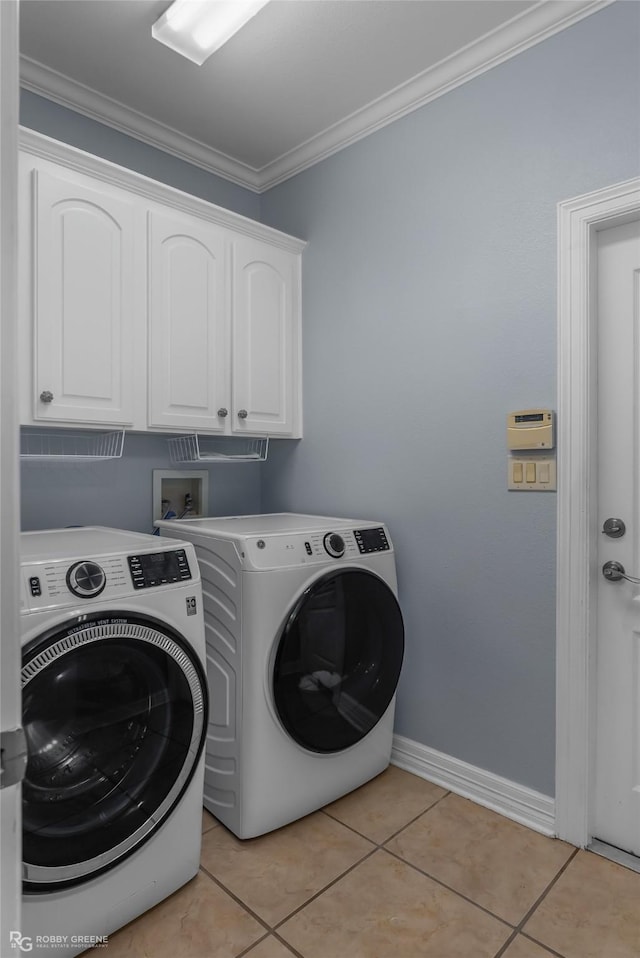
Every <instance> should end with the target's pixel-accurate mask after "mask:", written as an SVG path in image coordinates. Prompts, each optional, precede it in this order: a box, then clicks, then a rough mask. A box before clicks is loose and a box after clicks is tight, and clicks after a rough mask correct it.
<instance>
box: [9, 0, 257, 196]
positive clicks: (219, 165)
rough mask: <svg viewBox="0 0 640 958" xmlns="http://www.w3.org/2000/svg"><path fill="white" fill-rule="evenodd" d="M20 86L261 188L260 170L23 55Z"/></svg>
mask: <svg viewBox="0 0 640 958" xmlns="http://www.w3.org/2000/svg"><path fill="white" fill-rule="evenodd" d="M0 2H1V0H0ZM20 86H21V87H22V88H23V89H24V90H29V91H30V92H31V93H37V94H38V96H42V97H46V99H48V100H53V102H54V103H59V104H60V105H61V106H65V107H67V108H68V109H70V110H75V112H76V113H81V114H82V115H83V116H86V117H89V119H91V120H97V122H98V123H103V124H106V125H107V126H110V127H112V128H113V129H114V130H118V132H120V133H125V134H127V136H134V137H135V138H136V139H137V140H141V141H142V142H143V143H147V144H148V145H149V146H154V147H156V149H159V150H164V152H165V153H170V154H171V155H172V156H175V157H177V158H178V159H180V160H185V161H186V162H187V163H191V164H192V165H194V166H199V167H201V168H202V169H203V170H207V172H209V173H215V174H217V175H218V176H222V177H224V179H225V180H230V181H231V182H232V183H236V184H237V185H238V186H244V187H245V188H246V189H248V190H253V191H254V192H259V190H260V181H259V171H258V170H255V169H253V167H250V166H248V165H247V164H245V163H241V162H240V161H239V160H234V159H233V157H231V156H227V154H226V153H221V152H219V151H218V150H214V149H213V147H211V146H207V145H206V144H205V143H202V142H200V141H199V140H195V139H193V138H192V137H189V136H186V134H184V133H180V132H179V131H178V130H174V129H173V128H172V127H170V126H166V125H165V124H164V123H159V122H158V121H157V120H153V119H151V117H149V116H146V114H144V113H139V112H138V111H137V110H132V109H131V108H130V107H128V106H125V105H124V104H123V103H119V102H118V101H117V100H112V99H111V98H110V97H107V96H104V95H103V94H102V93H98V92H97V91H96V90H92V89H91V88H90V87H87V86H85V85H84V84H82V83H78V82H77V81H76V80H72V79H71V78H70V77H66V76H64V75H63V74H62V73H58V72H57V71H56V70H51V69H50V68H49V67H47V66H44V64H42V63H38V62H37V61H36V60H31V59H29V57H25V56H21V57H20Z"/></svg>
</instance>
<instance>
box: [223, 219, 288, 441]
mask: <svg viewBox="0 0 640 958" xmlns="http://www.w3.org/2000/svg"><path fill="white" fill-rule="evenodd" d="M233 278H234V283H233V297H234V302H233V402H232V410H231V414H232V419H231V428H232V430H233V432H236V433H237V432H246V433H264V434H267V435H270V436H278V435H281V436H295V435H299V428H300V426H299V410H298V406H299V401H300V390H299V368H300V364H299V355H298V353H299V315H300V311H299V257H298V256H296V255H295V254H292V253H288V252H286V251H285V250H280V249H277V248H274V247H271V246H269V245H268V244H266V243H262V242H260V241H258V240H254V239H249V238H238V239H237V240H236V241H235V242H234V253H233Z"/></svg>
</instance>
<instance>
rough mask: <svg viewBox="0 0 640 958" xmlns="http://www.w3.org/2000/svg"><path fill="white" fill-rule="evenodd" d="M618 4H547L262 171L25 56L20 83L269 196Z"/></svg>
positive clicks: (595, 0) (557, 0) (604, 0)
mask: <svg viewBox="0 0 640 958" xmlns="http://www.w3.org/2000/svg"><path fill="white" fill-rule="evenodd" d="M613 2H615V0H571V3H570V4H569V3H567V0H540V2H539V3H537V4H536V5H535V6H534V7H532V8H530V9H529V10H525V11H524V12H523V13H521V14H519V15H518V16H516V17H514V18H513V19H512V20H509V21H508V22H507V23H506V24H504V25H502V26H500V27H498V28H497V29H495V30H493V31H491V32H490V33H488V34H486V35H485V36H484V37H481V38H480V39H479V40H476V41H475V42H474V43H471V44H469V45H468V46H466V47H463V48H462V49H461V50H459V51H457V52H456V53H454V54H452V55H451V56H450V57H447V58H446V59H445V60H442V61H441V62H440V63H438V64H436V65H435V66H433V67H431V68H430V69H429V70H425V71H424V72H423V73H420V74H418V75H417V76H415V77H413V78H412V79H411V80H408V81H407V82H406V83H403V84H401V85H400V86H398V87H396V88H395V89H394V90H391V91H390V92H389V93H387V94H385V95H384V96H382V97H380V98H379V99H377V100H374V101H373V102H372V103H369V104H368V105H367V106H365V107H363V108H362V109H360V110H357V111H356V112H354V113H352V114H351V115H350V116H348V117H346V118H345V119H344V120H341V121H340V122H338V123H336V124H334V125H333V126H331V127H329V128H328V129H326V130H324V131H323V132H322V133H319V134H318V135H317V136H314V137H312V138H310V139H309V140H307V141H306V142H305V143H302V144H301V145H300V146H298V147H295V148H294V149H293V150H290V151H289V152H287V153H285V154H283V155H282V156H280V157H278V158H277V159H275V160H274V161H273V162H271V163H268V164H267V165H265V166H263V167H261V168H260V169H257V168H255V167H251V166H249V165H248V164H246V163H241V162H240V161H238V160H235V159H233V157H230V156H227V155H226V154H225V153H221V152H219V151H217V150H214V149H213V148H212V147H210V146H207V145H206V144H205V143H202V142H200V141H199V140H195V139H193V138H191V137H188V136H185V135H184V134H182V133H180V132H178V131H177V130H175V129H173V128H172V127H169V126H165V125H164V124H162V123H159V122H158V121H156V120H153V119H151V118H150V117H148V116H146V115H144V114H142V113H139V112H137V111H136V110H132V109H130V108H129V107H127V106H125V105H124V104H122V103H119V102H117V101H116V100H113V99H111V98H110V97H106V96H103V95H102V94H100V93H97V92H96V91H95V90H92V89H90V88H89V87H87V86H84V85H83V84H81V83H78V82H76V81H75V80H71V79H70V78H69V77H66V76H63V75H62V74H61V73H58V72H56V71H55V70H51V69H49V68H48V67H46V66H44V65H43V64H41V63H38V62H37V61H35V60H31V59H29V58H27V57H21V58H20V83H21V86H22V87H23V88H24V89H26V90H29V91H31V92H32V93H37V94H38V95H39V96H43V97H46V98H47V99H49V100H53V101H54V102H55V103H59V104H61V105H62V106H65V107H68V108H69V109H72V110H75V111H76V112H78V113H82V114H83V115H84V116H87V117H90V118H91V119H93V120H97V121H98V122H99V123H105V124H107V125H108V126H111V127H113V129H116V130H118V131H119V132H121V133H125V134H127V135H128V136H134V137H136V139H138V140H141V141H142V142H143V143H148V144H149V145H150V146H154V147H156V148H157V149H160V150H164V151H165V152H167V153H170V154H172V155H173V156H176V157H178V158H179V159H181V160H185V161H186V162H188V163H192V164H194V165H195V166H198V167H200V168H202V169H204V170H207V171H208V172H210V173H215V174H216V175H217V176H221V177H224V179H227V180H230V181H231V182H232V183H236V184H237V185H238V186H243V187H244V188H245V189H248V190H252V191H253V192H257V193H262V192H264V191H265V190H268V189H271V187H273V186H277V185H278V184H279V183H282V182H284V180H287V179H289V178H290V177H291V176H295V175H296V173H300V172H302V171H303V170H305V169H307V168H308V167H310V166H313V165H314V164H315V163H318V162H320V160H323V159H325V158H326V157H328V156H332V155H333V154H334V153H337V152H338V151H339V150H342V149H344V148H345V147H347V146H350V145H351V144H352V143H356V142H357V141H358V140H361V139H363V138H364V137H366V136H369V135H370V134H371V133H375V132H376V131H377V130H380V129H382V128H383V127H385V126H388V125H389V124H390V123H393V122H394V121H395V120H398V119H400V118H401V117H403V116H406V115H407V114H408V113H411V112H413V111H414V110H417V109H419V108H420V107H422V106H425V105H426V104H427V103H430V102H431V101H432V100H435V99H437V98H438V97H440V96H443V95H444V94H445V93H449V92H450V91H451V90H454V89H455V88H456V87H458V86H461V85H462V84H463V83H467V82H468V81H469V80H472V79H474V78H475V77H477V76H480V75H481V74H482V73H486V72H487V71H488V70H491V69H492V68H493V67H495V66H498V65H499V64H501V63H504V62H505V61H506V60H509V59H511V57H514V56H517V55H518V54H520V53H523V52H524V51H525V50H528V49H529V48H530V47H532V46H535V45H536V44H538V43H541V42H542V41H543V40H546V39H548V38H549V37H551V36H553V35H554V34H556V33H559V32H560V31H562V30H565V29H566V28H567V27H570V26H572V25H573V24H574V23H577V22H578V21H580V20H582V19H584V18H585V17H588V16H590V15H591V14H593V13H597V12H598V11H599V10H602V9H604V8H605V7H607V6H609V5H610V4H611V3H613Z"/></svg>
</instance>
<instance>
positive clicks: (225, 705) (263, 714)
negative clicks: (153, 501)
mask: <svg viewBox="0 0 640 958" xmlns="http://www.w3.org/2000/svg"><path fill="white" fill-rule="evenodd" d="M158 525H159V526H161V528H162V532H163V534H165V535H167V536H176V537H179V538H180V539H184V540H187V541H190V542H192V543H193V544H194V546H195V550H196V555H197V557H198V562H199V564H200V574H201V576H202V587H203V599H204V609H205V636H206V643H207V674H208V681H209V692H210V699H211V703H212V704H211V712H210V717H209V729H208V732H207V746H206V769H205V788H204V804H205V806H206V808H208V809H209V810H210V811H211V812H212V813H213V814H214V815H215V816H216V817H217V818H218V819H219V820H220V821H221V822H222V823H223V824H225V825H226V826H227V827H228V828H230V829H231V830H232V831H233V832H235V834H236V835H238V836H239V837H240V838H251V837H253V836H256V835H260V834H262V833H264V832H267V831H270V830H271V829H274V828H278V827H280V826H281V825H284V824H286V823H287V822H291V821H294V820H295V819H298V818H301V817H302V816H303V815H306V814H308V813H309V812H312V811H314V810H315V809H317V808H320V807H322V806H323V805H326V804H327V803H328V802H332V801H334V800H335V799H337V798H339V797H340V796H342V795H344V794H346V793H347V792H349V791H351V790H352V789H354V788H357V787H358V786H359V785H362V784H363V783H364V782H366V781H368V780H369V779H371V778H373V777H374V776H375V775H378V774H379V773H380V772H382V771H383V770H384V769H385V768H386V767H387V766H388V764H389V761H390V757H391V745H392V734H393V716H394V706H395V691H396V686H397V683H398V679H399V676H400V668H401V665H402V658H403V652H404V629H403V622H402V615H401V612H400V608H399V605H398V601H397V583H396V570H395V561H394V552H393V546H392V543H391V539H390V537H389V534H388V531H387V529H386V527H385V526H384V524H383V523H381V522H364V521H358V520H352V519H335V518H328V517H324V516H305V515H296V514H291V513H281V514H272V515H258V516H237V517H228V518H208V519H192V520H184V521H176V520H171V521H166V522H159V523H158Z"/></svg>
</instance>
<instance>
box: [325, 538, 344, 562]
mask: <svg viewBox="0 0 640 958" xmlns="http://www.w3.org/2000/svg"><path fill="white" fill-rule="evenodd" d="M324 547H325V550H326V551H327V552H328V553H329V555H330V556H333V558H334V559H339V558H340V556H343V555H344V550H345V544H344V539H343V538H342V536H339V535H338V533H337V532H328V533H327V535H326V536H325V537H324Z"/></svg>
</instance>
